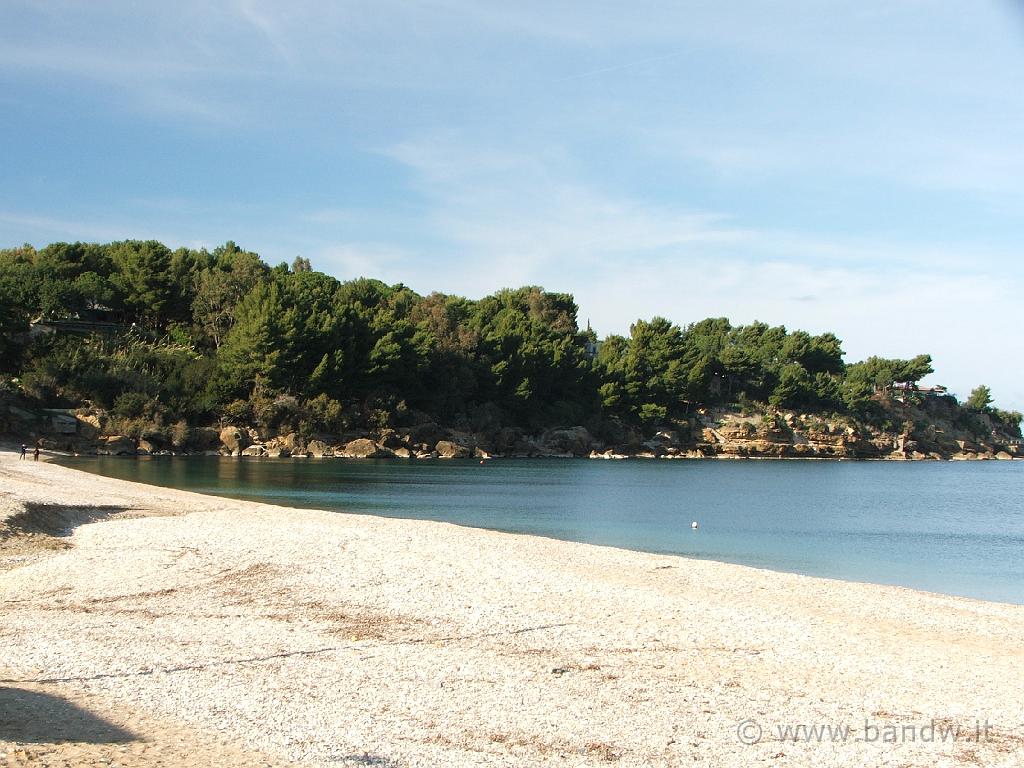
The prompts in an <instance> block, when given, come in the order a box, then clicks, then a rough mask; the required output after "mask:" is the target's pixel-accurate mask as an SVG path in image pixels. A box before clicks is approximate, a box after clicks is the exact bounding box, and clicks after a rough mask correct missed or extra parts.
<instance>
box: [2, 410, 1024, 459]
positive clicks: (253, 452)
mask: <svg viewBox="0 0 1024 768" xmlns="http://www.w3.org/2000/svg"><path fill="white" fill-rule="evenodd" d="M947 415H948V416H950V417H951V418H947V417H946V416H947ZM955 416H956V412H953V411H950V412H949V414H944V413H943V412H942V411H941V410H938V411H937V410H934V409H933V410H932V411H931V412H929V413H927V414H925V413H924V412H923V411H921V410H919V409H917V408H915V407H903V408H893V409H892V410H891V411H890V413H889V418H888V419H887V420H886V421H885V422H884V423H869V422H863V421H857V420H854V419H852V418H850V417H839V416H824V415H821V414H801V413H795V412H785V411H778V412H776V411H769V412H767V413H764V414H755V415H751V414H743V413H740V412H737V411H730V410H710V409H708V410H701V411H698V412H697V413H696V414H694V416H693V417H692V418H691V419H689V420H688V421H686V422H677V423H675V424H673V425H671V426H666V427H664V428H662V429H657V430H652V431H651V432H649V433H648V434H646V435H645V434H641V433H640V432H638V431H636V430H628V429H623V430H620V431H619V433H618V434H616V435H615V437H616V438H617V439H614V440H608V439H605V440H602V439H600V438H598V437H596V436H595V435H594V434H592V433H591V431H589V430H588V429H587V428H586V427H583V426H578V425H577V426H571V427H560V428H555V429H548V430H545V431H543V432H540V433H537V434H528V433H527V432H525V431H524V430H522V429H521V428H513V427H505V428H501V429H494V430H490V431H479V432H473V431H470V430H459V429H451V428H445V427H442V426H439V425H438V424H436V423H433V422H429V423H424V424H419V425H415V426H412V427H408V428H403V429H383V430H378V431H376V432H370V433H366V432H351V433H348V434H343V435H326V434H324V435H315V436H303V435H300V434H298V433H296V432H277V433H275V432H272V431H267V430H260V429H257V428H255V427H248V426H236V425H232V426H227V427H224V428H222V429H219V430H218V429H215V428H193V429H191V430H189V431H188V434H187V436H182V439H181V440H180V441H179V442H178V443H176V444H175V443H170V442H167V441H166V440H164V441H161V439H160V437H159V436H155V435H144V436H141V437H133V436H130V435H124V434H107V433H106V432H107V431H109V430H108V429H105V428H106V427H107V425H108V420H107V418H106V417H105V415H104V414H103V413H102V412H97V411H96V410H95V409H92V410H91V411H90V412H88V413H80V414H76V415H75V418H76V419H77V424H78V425H79V426H80V428H76V429H74V430H73V431H69V430H68V429H64V430H63V431H62V432H61V433H60V434H56V433H55V432H54V431H53V430H47V429H46V428H45V423H40V422H39V421H38V420H37V421H36V422H35V423H32V424H31V425H30V424H24V426H22V428H20V429H19V428H18V425H17V424H10V423H8V425H7V431H8V432H9V433H11V434H12V435H13V436H14V437H15V438H16V439H17V440H19V441H24V438H25V437H26V436H28V437H31V438H32V439H33V442H38V443H39V444H40V445H41V447H43V448H49V449H54V450H63V451H68V452H72V453H80V454H99V455H122V456H124V455H127V456H132V455H168V454H196V453H207V454H220V455H225V456H244V457H252V458H261V457H273V458H287V457H293V458H301V457H312V458H332V457H339V458H346V459H382V458H395V459H421V460H422V459H464V458H470V457H477V458H490V457H492V456H495V457H512V458H533V457H586V456H589V457H590V458H594V459H623V458H648V459H696V458H719V459H744V458H746V459H798V458H818V459H885V460H901V461H906V460H923V459H936V460H937V459H954V460H973V459H1002V460H1008V459H1014V458H1024V450H1022V448H1021V444H1020V439H1019V438H1017V437H1015V436H1013V435H1007V434H1002V433H999V432H998V431H996V430H994V429H992V428H990V427H989V428H988V429H987V430H986V429H982V428H979V424H978V423H977V422H975V423H972V424H970V425H967V426H965V425H964V424H962V423H957V422H956V420H955V418H952V417H955ZM30 417H31V414H29V413H28V412H25V414H24V415H23V416H22V417H19V418H22V421H23V422H24V421H28V420H29V418H30ZM968 426H969V427H973V428H968ZM986 426H987V425H985V424H982V427H986ZM12 427H13V428H12ZM33 427H34V429H33ZM33 433H34V434H33Z"/></svg>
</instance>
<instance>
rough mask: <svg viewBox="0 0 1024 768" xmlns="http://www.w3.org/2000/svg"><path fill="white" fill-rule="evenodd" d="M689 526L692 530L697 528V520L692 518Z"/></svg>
mask: <svg viewBox="0 0 1024 768" xmlns="http://www.w3.org/2000/svg"><path fill="white" fill-rule="evenodd" d="M690 527H691V528H693V530H695V531H696V530H697V521H696V520H694V521H693V522H692V523H690Z"/></svg>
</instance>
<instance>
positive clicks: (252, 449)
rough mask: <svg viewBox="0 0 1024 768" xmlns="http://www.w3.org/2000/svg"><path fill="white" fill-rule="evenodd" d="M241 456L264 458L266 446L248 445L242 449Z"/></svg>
mask: <svg viewBox="0 0 1024 768" xmlns="http://www.w3.org/2000/svg"><path fill="white" fill-rule="evenodd" d="M241 455H242V456H266V455H267V446H265V445H250V446H248V447H247V448H243V449H242V454H241Z"/></svg>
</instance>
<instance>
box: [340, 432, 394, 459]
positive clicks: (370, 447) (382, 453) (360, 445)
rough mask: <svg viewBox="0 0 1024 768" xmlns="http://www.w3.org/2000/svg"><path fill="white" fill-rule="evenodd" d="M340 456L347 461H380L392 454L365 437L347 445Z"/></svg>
mask: <svg viewBox="0 0 1024 768" xmlns="http://www.w3.org/2000/svg"><path fill="white" fill-rule="evenodd" d="M341 455H342V456H344V457H345V458H347V459H382V458H385V457H387V456H393V455H394V454H393V453H392V452H391V451H389V450H388V449H387V448H385V447H384V446H382V445H378V444H377V443H375V442H374V441H373V440H370V439H369V438H367V437H360V438H358V439H356V440H352V441H351V442H349V443H347V444H346V445H345V447H344V448H343V449H342V452H341Z"/></svg>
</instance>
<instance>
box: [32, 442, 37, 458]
mask: <svg viewBox="0 0 1024 768" xmlns="http://www.w3.org/2000/svg"><path fill="white" fill-rule="evenodd" d="M32 460H33V461H39V446H38V445H37V446H36V449H35V450H34V451H33V452H32Z"/></svg>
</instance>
